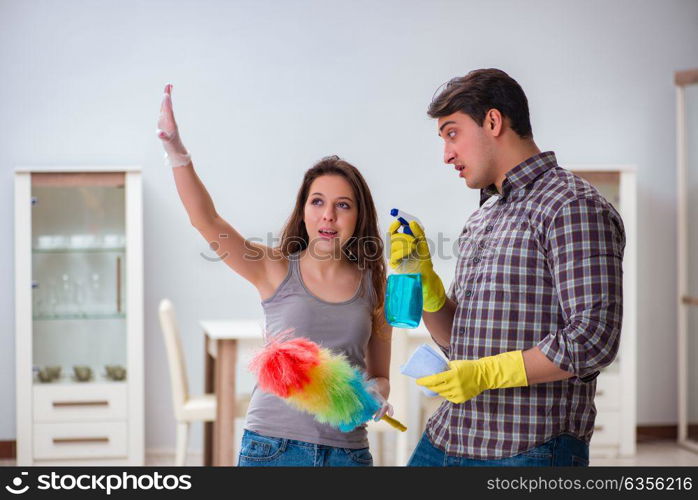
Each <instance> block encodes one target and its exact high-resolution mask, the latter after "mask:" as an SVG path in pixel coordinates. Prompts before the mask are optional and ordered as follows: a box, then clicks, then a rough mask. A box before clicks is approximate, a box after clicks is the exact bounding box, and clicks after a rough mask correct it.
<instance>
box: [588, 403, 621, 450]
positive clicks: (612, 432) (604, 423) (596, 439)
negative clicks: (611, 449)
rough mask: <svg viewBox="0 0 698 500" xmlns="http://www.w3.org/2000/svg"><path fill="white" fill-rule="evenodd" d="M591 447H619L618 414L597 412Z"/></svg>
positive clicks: (616, 412)
mask: <svg viewBox="0 0 698 500" xmlns="http://www.w3.org/2000/svg"><path fill="white" fill-rule="evenodd" d="M591 444H592V445H602V446H608V445H615V446H617V445H620V412H618V411H599V412H598V414H597V415H596V422H595V423H594V434H593V435H592V436H591Z"/></svg>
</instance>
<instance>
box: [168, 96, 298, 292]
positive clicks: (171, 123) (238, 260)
mask: <svg viewBox="0 0 698 500" xmlns="http://www.w3.org/2000/svg"><path fill="white" fill-rule="evenodd" d="M157 134H158V137H159V138H160V140H161V141H162V145H163V147H164V148H165V153H166V154H165V156H166V160H167V163H168V164H169V165H170V166H171V167H172V171H173V174H174V179H175V184H176V186H177V192H178V193H179V197H180V199H181V200H182V204H183V205H184V208H185V210H186V211H187V214H188V215H189V221H190V222H191V224H192V225H193V226H194V227H195V228H196V229H197V230H198V231H199V232H200V233H201V235H202V236H203V237H204V238H205V239H206V241H207V242H208V244H209V245H210V247H211V248H212V249H213V250H214V251H215V252H216V253H217V254H218V256H219V257H220V258H221V259H222V260H223V261H224V262H225V263H226V264H227V265H228V266H230V267H231V268H232V269H233V270H234V271H235V272H237V273H238V274H239V275H240V276H242V277H243V278H245V279H246V280H248V281H249V282H251V283H252V284H253V285H255V286H256V287H257V289H258V290H259V291H260V293H262V294H265V293H266V292H268V289H269V288H270V286H273V283H274V282H276V281H278V278H277V277H278V276H279V275H280V274H283V273H285V264H284V263H283V260H284V259H283V258H282V257H281V255H280V254H279V253H278V252H274V251H272V249H271V248H269V247H267V246H265V245H262V244H260V243H253V242H250V241H247V240H245V238H243V237H242V236H241V235H240V233H238V232H237V231H236V230H235V229H234V228H233V227H232V226H231V225H230V224H228V223H227V222H226V221H225V220H223V218H222V217H221V216H220V215H219V214H218V213H217V212H216V208H215V206H214V204H213V200H212V199H211V196H210V195H209V193H208V191H207V190H206V187H205V186H204V184H203V182H201V179H199V176H198V175H197V174H196V172H195V170H194V165H193V164H192V161H191V156H190V155H189V152H188V151H187V149H186V148H185V147H184V145H183V144H182V140H181V138H180V136H179V130H178V128H177V123H176V121H175V118H174V112H173V110H172V85H170V84H167V85H166V86H165V94H164V96H163V98H162V105H161V106H160V118H159V120H158V130H157Z"/></svg>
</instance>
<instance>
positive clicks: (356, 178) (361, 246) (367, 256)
mask: <svg viewBox="0 0 698 500" xmlns="http://www.w3.org/2000/svg"><path fill="white" fill-rule="evenodd" d="M322 175H339V176H341V177H343V178H344V179H346V180H347V182H349V184H350V185H351V187H352V190H353V191H354V196H355V197H356V203H357V208H358V217H357V219H356V228H355V229H354V234H353V236H352V237H351V238H349V240H348V241H347V243H346V244H345V245H344V247H343V248H342V253H343V254H344V256H345V257H346V258H347V260H348V261H350V262H353V263H354V264H356V266H357V267H358V268H359V269H360V270H361V271H363V270H364V269H370V270H371V281H372V285H373V286H372V287H371V290H372V291H373V295H374V296H373V297H372V300H373V304H374V308H373V312H372V320H373V331H374V332H376V331H378V329H379V328H380V327H382V326H383V324H384V323H385V317H384V311H383V303H384V297H385V279H386V278H385V273H386V271H385V260H384V257H383V239H382V238H381V234H380V232H379V230H378V215H377V213H376V206H375V205H374V203H373V197H372V196H371V191H370V190H369V188H368V184H366V181H365V180H364V177H363V176H362V175H361V173H360V172H359V170H358V169H357V168H356V167H354V166H353V165H351V164H350V163H349V162H346V161H344V160H342V159H340V158H339V157H338V156H327V157H325V158H323V159H322V160H320V161H319V162H318V163H316V164H315V165H314V166H312V167H311V168H310V169H308V171H306V173H305V176H304V177H303V183H302V184H301V187H300V189H299V190H298V196H296V206H295V207H294V208H293V212H292V213H291V216H290V217H289V218H288V221H286V224H285V225H284V228H283V229H282V231H281V241H280V243H279V247H278V248H279V250H280V251H281V253H282V254H283V255H285V256H286V257H288V256H289V255H290V254H292V253H295V252H299V251H301V250H305V249H306V248H308V244H309V240H310V238H309V236H308V231H307V230H306V227H305V222H303V216H304V211H305V203H306V201H307V199H308V193H309V191H310V186H311V184H312V183H313V181H314V180H315V179H317V178H318V177H320V176H322Z"/></svg>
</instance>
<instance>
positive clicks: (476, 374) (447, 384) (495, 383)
mask: <svg viewBox="0 0 698 500" xmlns="http://www.w3.org/2000/svg"><path fill="white" fill-rule="evenodd" d="M448 366H449V367H450V370H446V371H445V372H441V373H437V374H435V375H429V376H428V377H422V378H418V379H417V383H418V384H419V385H422V386H424V387H426V388H427V389H430V390H432V391H434V392H438V393H439V394H440V395H441V396H443V397H444V398H446V399H448V400H449V401H450V402H452V403H465V402H466V401H467V400H469V399H472V398H474V397H475V396H477V395H478V394H480V393H481V392H483V391H486V390H488V389H505V388H508V387H522V386H526V385H528V379H527V378H526V367H525V365H524V360H523V353H522V351H511V352H505V353H502V354H497V355H496V356H486V357H484V358H480V359H477V360H458V361H451V362H449V363H448Z"/></svg>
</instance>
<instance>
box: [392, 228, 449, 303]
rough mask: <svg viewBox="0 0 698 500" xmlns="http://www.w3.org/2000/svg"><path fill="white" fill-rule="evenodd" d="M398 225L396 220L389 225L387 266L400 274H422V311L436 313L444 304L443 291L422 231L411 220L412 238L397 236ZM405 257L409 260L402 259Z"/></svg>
mask: <svg viewBox="0 0 698 500" xmlns="http://www.w3.org/2000/svg"><path fill="white" fill-rule="evenodd" d="M400 225H401V224H400V221H398V220H395V221H393V223H392V224H391V225H390V267H392V268H393V269H395V270H397V271H399V272H401V273H419V274H421V275H422V298H423V302H424V305H423V308H424V310H425V311H427V312H435V311H438V310H439V309H441V308H442V307H443V305H444V303H445V302H446V290H444V285H443V283H442V282H441V278H439V276H438V275H437V274H436V273H435V272H434V266H433V265H432V263H431V254H430V253H429V245H428V244H427V240H426V238H425V236H424V230H423V229H422V228H421V226H420V225H419V224H418V223H417V222H416V221H411V222H410V229H411V230H412V233H413V234H414V236H412V235H410V234H404V233H398V229H399V228H400ZM407 256H410V258H409V259H405V257H407ZM403 259H404V260H403Z"/></svg>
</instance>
